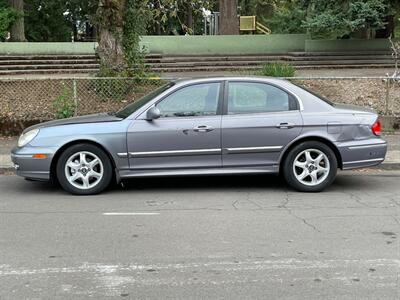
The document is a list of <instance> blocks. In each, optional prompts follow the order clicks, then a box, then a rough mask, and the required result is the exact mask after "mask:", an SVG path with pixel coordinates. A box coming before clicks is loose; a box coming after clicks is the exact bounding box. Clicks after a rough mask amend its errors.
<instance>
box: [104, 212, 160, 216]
mask: <svg viewBox="0 0 400 300" xmlns="http://www.w3.org/2000/svg"><path fill="white" fill-rule="evenodd" d="M159 214H160V213H156V212H154V213H153V212H148V213H146V212H142V213H141V212H131V213H130V212H106V213H103V216H156V215H159Z"/></svg>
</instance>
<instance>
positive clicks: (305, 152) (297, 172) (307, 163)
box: [283, 141, 337, 192]
mask: <svg viewBox="0 0 400 300" xmlns="http://www.w3.org/2000/svg"><path fill="white" fill-rule="evenodd" d="M283 172H284V177H285V179H286V181H287V183H288V184H289V185H290V186H291V187H293V188H294V189H296V190H298V191H301V192H320V191H322V190H324V189H325V188H327V187H328V186H330V185H331V184H332V182H333V181H334V180H335V177H336V173H337V159H336V156H335V153H334V152H333V151H332V149H331V148H330V147H329V146H327V145H325V144H323V143H320V142H313V141H309V142H304V143H301V144H299V145H297V146H295V147H294V148H293V149H292V150H291V151H290V152H289V154H288V155H287V157H286V160H285V162H284V165H283Z"/></svg>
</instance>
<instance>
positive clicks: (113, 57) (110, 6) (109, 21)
mask: <svg viewBox="0 0 400 300" xmlns="http://www.w3.org/2000/svg"><path fill="white" fill-rule="evenodd" d="M124 10H125V1H124V0H120V1H114V0H99V6H98V8H97V12H96V15H97V18H98V19H99V24H98V30H99V31H98V38H99V46H98V48H97V52H98V54H99V57H100V62H101V65H102V67H104V68H106V69H108V70H113V71H116V72H119V71H122V70H124V69H125V68H126V61H125V58H124V53H123V46H122V35H123V19H124Z"/></svg>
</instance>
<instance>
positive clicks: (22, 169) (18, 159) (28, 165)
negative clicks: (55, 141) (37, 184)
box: [11, 145, 56, 180]
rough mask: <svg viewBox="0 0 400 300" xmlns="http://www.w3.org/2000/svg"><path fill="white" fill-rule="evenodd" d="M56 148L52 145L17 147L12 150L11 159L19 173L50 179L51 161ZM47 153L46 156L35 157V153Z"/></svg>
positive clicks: (34, 177)
mask: <svg viewBox="0 0 400 300" xmlns="http://www.w3.org/2000/svg"><path fill="white" fill-rule="evenodd" d="M55 153H56V148H51V147H46V148H44V147H43V148H42V147H32V146H29V145H27V146H24V147H22V148H19V147H15V148H13V149H12V151H11V161H12V162H13V164H14V168H15V170H16V173H17V175H19V176H22V177H25V178H28V179H33V180H50V167H51V161H52V159H53V157H54V154H55ZM37 154H45V158H34V155H37Z"/></svg>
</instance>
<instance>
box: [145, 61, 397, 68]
mask: <svg viewBox="0 0 400 300" xmlns="http://www.w3.org/2000/svg"><path fill="white" fill-rule="evenodd" d="M266 62H267V61H264V62H263V61H213V62H208V61H204V62H175V63H169V64H164V63H156V64H154V63H153V64H148V66H149V67H150V68H157V69H169V68H175V67H177V68H194V67H208V66H219V67H228V66H235V67H245V66H261V65H263V64H264V63H266ZM268 62H270V63H274V62H279V61H278V60H271V61H268ZM290 64H292V65H294V66H311V65H313V66H318V65H344V66H345V65H361V66H362V65H369V64H376V60H335V61H294V62H290ZM379 64H385V65H393V64H394V62H393V61H392V60H382V61H379Z"/></svg>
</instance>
